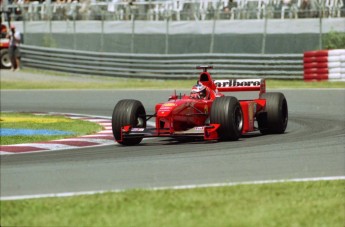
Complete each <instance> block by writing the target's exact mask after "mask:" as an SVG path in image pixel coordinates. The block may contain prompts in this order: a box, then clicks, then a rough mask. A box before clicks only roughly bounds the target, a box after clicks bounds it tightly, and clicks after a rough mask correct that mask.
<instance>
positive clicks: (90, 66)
mask: <svg viewBox="0 0 345 227" xmlns="http://www.w3.org/2000/svg"><path fill="white" fill-rule="evenodd" d="M21 51H22V62H23V65H24V66H27V67H33V68H40V69H47V70H53V71H63V72H69V73H78V74H89V75H102V76H112V77H132V78H156V79H189V78H195V76H196V75H197V74H198V73H199V72H198V71H197V70H196V69H195V66H197V65H204V64H207V65H213V66H214V70H212V76H213V77H214V78H248V77H251V78H252V77H262V78H272V79H303V76H302V75H303V58H302V57H303V55H302V54H264V55H261V54H167V55H164V54H119V53H104V52H102V53H100V52H88V51H77V50H66V49H54V48H45V47H37V46H29V45H22V47H21Z"/></svg>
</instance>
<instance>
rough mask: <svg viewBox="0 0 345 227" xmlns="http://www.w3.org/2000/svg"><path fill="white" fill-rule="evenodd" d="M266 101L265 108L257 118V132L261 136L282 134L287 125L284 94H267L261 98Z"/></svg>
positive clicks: (286, 107) (286, 108)
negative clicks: (258, 131)
mask: <svg viewBox="0 0 345 227" xmlns="http://www.w3.org/2000/svg"><path fill="white" fill-rule="evenodd" d="M261 98H262V99H266V106H265V109H264V111H263V112H262V113H259V114H258V116H257V121H258V125H259V130H260V132H261V133H262V134H281V133H284V132H285V130H286V127H287V123H288V105H287V101H286V98H285V96H284V94H282V93H280V92H268V93H264V94H262V96H261Z"/></svg>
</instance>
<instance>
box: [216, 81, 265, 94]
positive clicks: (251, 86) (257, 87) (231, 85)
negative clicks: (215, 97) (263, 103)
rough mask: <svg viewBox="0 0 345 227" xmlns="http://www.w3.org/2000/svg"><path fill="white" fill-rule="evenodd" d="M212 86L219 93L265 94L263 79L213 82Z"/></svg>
mask: <svg viewBox="0 0 345 227" xmlns="http://www.w3.org/2000/svg"><path fill="white" fill-rule="evenodd" d="M214 84H215V85H216V87H217V90H218V91H220V92H235V91H260V94H263V93H265V92H266V82H265V79H229V80H215V81H214Z"/></svg>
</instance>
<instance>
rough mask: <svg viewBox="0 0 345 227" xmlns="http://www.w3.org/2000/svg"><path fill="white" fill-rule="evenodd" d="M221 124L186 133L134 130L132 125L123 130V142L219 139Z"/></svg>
mask: <svg viewBox="0 0 345 227" xmlns="http://www.w3.org/2000/svg"><path fill="white" fill-rule="evenodd" d="M219 126H220V124H210V125H205V126H197V127H194V128H191V129H188V130H186V131H174V129H169V128H161V129H157V128H133V127H131V126H130V125H127V126H124V127H122V128H121V140H124V139H129V138H148V137H172V138H187V137H195V138H202V139H204V140H217V139H219V137H218V133H217V129H218V128H219Z"/></svg>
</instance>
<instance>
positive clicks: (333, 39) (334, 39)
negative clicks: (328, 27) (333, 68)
mask: <svg viewBox="0 0 345 227" xmlns="http://www.w3.org/2000/svg"><path fill="white" fill-rule="evenodd" d="M322 42H323V48H324V49H345V33H344V32H335V31H331V32H329V33H328V34H326V35H324V36H323V37H322Z"/></svg>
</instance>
